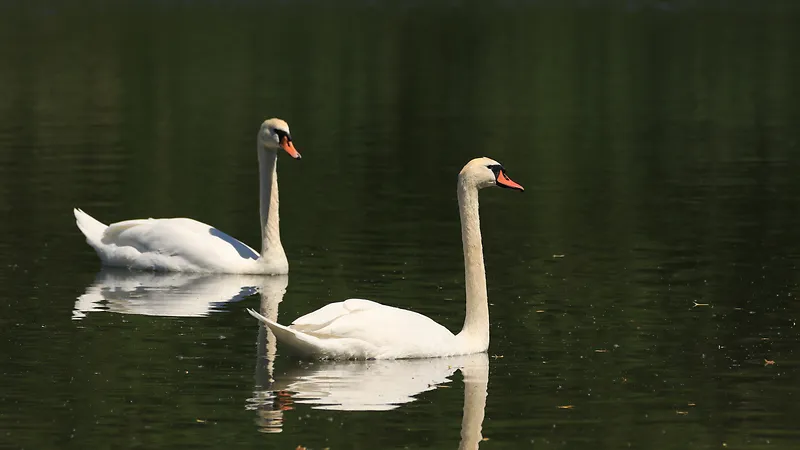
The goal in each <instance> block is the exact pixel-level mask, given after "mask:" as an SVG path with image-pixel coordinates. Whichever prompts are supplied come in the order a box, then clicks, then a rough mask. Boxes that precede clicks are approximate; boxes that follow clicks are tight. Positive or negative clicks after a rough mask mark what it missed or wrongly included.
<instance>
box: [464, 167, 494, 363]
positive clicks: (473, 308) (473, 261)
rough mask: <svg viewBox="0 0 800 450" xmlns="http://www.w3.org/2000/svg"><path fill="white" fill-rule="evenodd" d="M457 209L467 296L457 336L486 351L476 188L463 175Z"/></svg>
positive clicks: (472, 347) (486, 311)
mask: <svg viewBox="0 0 800 450" xmlns="http://www.w3.org/2000/svg"><path fill="white" fill-rule="evenodd" d="M458 209H459V213H460V215H461V242H462V245H463V247H464V281H465V283H464V284H465V286H466V296H467V314H466V318H465V319H464V328H463V329H462V330H461V333H459V337H461V338H462V339H464V340H465V345H468V346H469V350H470V351H485V350H486V349H487V348H488V347H489V301H488V297H487V294H486V270H485V268H484V264H483V243H482V240H481V223H480V222H481V221H480V217H479V214H478V188H477V187H476V186H475V185H474V184H472V183H470V182H469V179H466V178H465V177H460V178H459V181H458Z"/></svg>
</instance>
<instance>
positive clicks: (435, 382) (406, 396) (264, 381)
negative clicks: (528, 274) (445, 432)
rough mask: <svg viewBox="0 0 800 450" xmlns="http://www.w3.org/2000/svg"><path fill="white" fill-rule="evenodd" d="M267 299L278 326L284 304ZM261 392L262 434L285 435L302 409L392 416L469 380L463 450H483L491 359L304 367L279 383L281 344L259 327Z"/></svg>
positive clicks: (252, 404)
mask: <svg viewBox="0 0 800 450" xmlns="http://www.w3.org/2000/svg"><path fill="white" fill-rule="evenodd" d="M266 293H268V292H265V293H262V298H261V300H262V301H261V311H260V312H261V314H262V315H264V316H266V317H267V318H269V319H270V320H275V319H276V318H277V316H278V308H277V305H278V302H276V301H275V299H274V298H270V297H269V296H268V295H265V294H266ZM257 345H258V350H257V354H258V359H257V362H256V376H255V378H256V387H255V391H254V393H253V397H252V398H249V399H247V406H246V408H247V409H250V410H254V411H256V413H257V415H258V417H257V419H256V423H257V425H258V427H259V431H262V432H265V433H280V432H281V431H282V427H283V414H284V412H286V411H290V410H292V409H294V407H295V405H297V404H306V405H310V407H311V408H313V409H326V410H338V411H388V410H392V409H395V408H399V407H400V406H401V405H403V404H404V403H410V402H413V401H414V400H416V398H415V396H417V395H418V394H421V393H423V392H426V391H431V390H434V389H436V388H438V387H439V386H442V385H444V384H447V383H449V382H450V381H452V380H451V379H450V377H452V376H453V374H454V373H455V372H456V370H461V373H462V375H463V377H464V414H463V417H462V420H461V443H460V445H459V448H461V449H467V448H478V444H479V443H480V442H481V439H482V437H481V426H482V423H483V415H484V408H485V406H486V396H487V385H488V381H489V358H488V355H487V354H486V353H477V354H473V355H465V356H454V357H446V358H425V359H402V360H367V361H315V362H302V363H298V365H297V366H296V367H293V368H291V369H289V370H288V371H287V372H286V373H284V374H279V375H277V376H276V378H273V361H274V360H275V352H276V339H275V336H274V335H273V334H272V332H271V331H269V330H268V329H267V327H266V326H265V325H264V324H263V323H260V324H259V331H258V343H257Z"/></svg>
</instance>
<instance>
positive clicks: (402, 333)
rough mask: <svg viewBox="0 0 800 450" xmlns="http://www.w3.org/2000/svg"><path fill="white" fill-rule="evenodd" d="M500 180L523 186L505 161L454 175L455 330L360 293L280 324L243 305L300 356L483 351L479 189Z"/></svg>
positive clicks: (482, 162)
mask: <svg viewBox="0 0 800 450" xmlns="http://www.w3.org/2000/svg"><path fill="white" fill-rule="evenodd" d="M489 186H500V187H505V188H510V189H516V190H519V191H524V189H523V187H522V186H520V185H519V184H517V183H516V182H514V181H512V180H511V179H510V178H509V177H508V175H506V171H505V169H504V168H503V166H502V165H501V164H500V163H498V162H497V161H494V160H492V159H489V158H476V159H473V160H471V161H470V162H468V163H467V165H465V166H464V168H463V169H462V170H461V172H460V173H459V175H458V188H457V192H458V209H459V213H460V215H461V240H462V244H463V248H464V266H465V284H466V297H467V298H466V303H467V308H466V309H467V312H466V318H465V319H464V327H463V328H462V330H461V332H460V333H458V334H457V335H454V334H453V333H451V332H450V331H449V330H448V329H447V328H445V327H443V326H442V325H439V324H438V323H436V322H434V321H433V320H431V319H430V318H428V317H426V316H423V315H422V314H419V313H416V312H413V311H408V310H404V309H400V308H394V307H391V306H386V305H382V304H380V303H377V302H373V301H370V300H364V299H357V298H353V299H349V300H345V301H343V302H337V303H330V304H328V305H326V306H323V307H322V308H320V309H318V310H316V311H314V312H311V313H309V314H306V315H305V316H302V317H300V318H298V319H296V320H295V321H294V322H293V323H292V324H291V325H290V326H284V325H281V324H279V323H277V322H276V321H274V320H270V319H268V318H266V317H264V316H262V315H261V314H259V313H257V312H256V311H253V310H252V309H248V310H247V311H248V312H249V313H250V315H252V316H253V317H255V318H256V319H258V320H260V321H261V322H263V323H264V324H266V325H267V326H268V327H269V328H270V330H272V332H273V333H274V334H275V336H276V337H277V339H278V341H279V342H282V343H283V344H285V345H287V346H289V347H290V348H291V349H292V350H294V351H295V352H296V353H299V354H300V355H301V356H304V357H312V358H321V359H329V358H330V359H400V358H431V357H442V356H456V355H467V354H472V353H480V352H485V351H486V350H487V349H488V348H489V302H488V298H487V294H486V272H485V270H484V265H483V246H482V243H481V230H480V219H479V217H478V191H479V190H480V189H482V188H485V187H489Z"/></svg>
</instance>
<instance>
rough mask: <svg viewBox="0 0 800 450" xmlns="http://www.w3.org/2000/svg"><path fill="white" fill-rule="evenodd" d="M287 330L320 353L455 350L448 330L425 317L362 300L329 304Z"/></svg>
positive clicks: (393, 354)
mask: <svg viewBox="0 0 800 450" xmlns="http://www.w3.org/2000/svg"><path fill="white" fill-rule="evenodd" d="M287 328H288V329H290V330H292V331H294V332H296V334H302V335H304V339H305V340H304V342H306V343H311V342H313V343H314V344H315V345H316V346H317V347H318V349H319V352H318V354H319V355H321V356H323V357H334V358H337V357H345V358H352V357H355V358H362V357H363V358H378V359H394V358H419V357H428V356H446V355H449V354H454V353H455V351H456V350H455V336H454V335H453V333H451V332H450V331H449V330H448V329H447V328H445V327H443V326H442V325H439V324H438V323H436V322H435V321H434V320H432V319H430V318H429V317H426V316H424V315H422V314H419V313H416V312H414V311H408V310H405V309H400V308H395V307H392V306H386V305H382V304H380V303H377V302H373V301H370V300H364V299H349V300H345V301H343V302H338V303H332V304H329V305H327V306H325V307H323V308H320V309H319V310H317V311H314V312H312V313H310V314H307V315H305V316H303V317H300V318H299V319H297V320H296V321H295V322H294V323H292V325H291V326H290V327H287ZM276 334H277V333H276ZM311 338H313V339H311ZM278 339H279V340H280V336H278ZM290 342H297V341H296V336H295V339H292V340H291V341H290ZM289 345H291V344H289ZM303 353H308V350H307V348H305V349H303Z"/></svg>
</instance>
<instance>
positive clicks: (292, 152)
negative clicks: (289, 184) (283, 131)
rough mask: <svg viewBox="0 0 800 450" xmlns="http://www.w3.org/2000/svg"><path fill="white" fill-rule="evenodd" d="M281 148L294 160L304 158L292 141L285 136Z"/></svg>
mask: <svg viewBox="0 0 800 450" xmlns="http://www.w3.org/2000/svg"><path fill="white" fill-rule="evenodd" d="M281 148H282V149H284V150H286V153H288V154H289V156H291V157H292V158H294V159H300V158H302V156H300V153H299V152H298V151H297V149H296V148H294V144H292V141H290V140H289V137H288V136H284V137H282V138H281Z"/></svg>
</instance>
